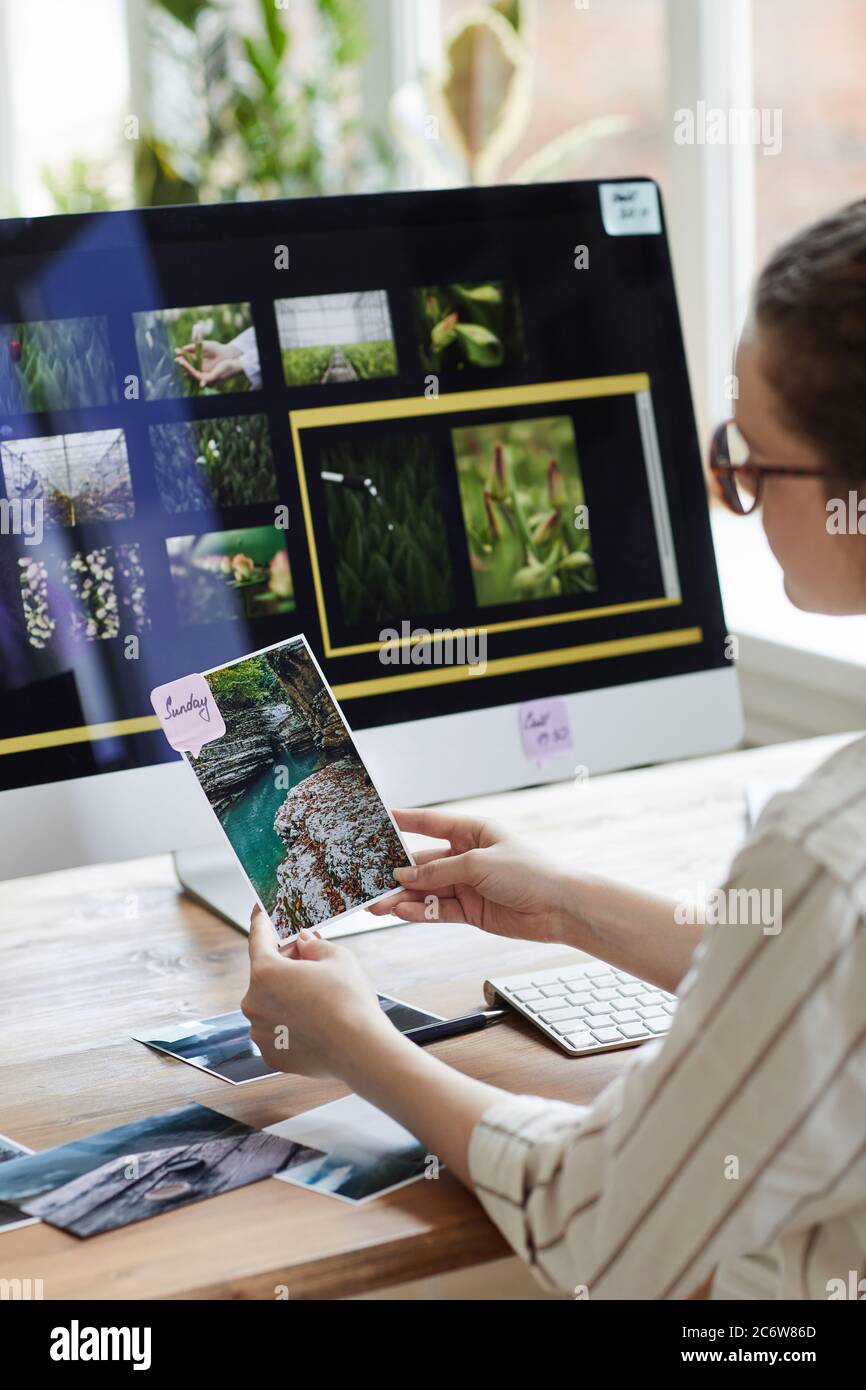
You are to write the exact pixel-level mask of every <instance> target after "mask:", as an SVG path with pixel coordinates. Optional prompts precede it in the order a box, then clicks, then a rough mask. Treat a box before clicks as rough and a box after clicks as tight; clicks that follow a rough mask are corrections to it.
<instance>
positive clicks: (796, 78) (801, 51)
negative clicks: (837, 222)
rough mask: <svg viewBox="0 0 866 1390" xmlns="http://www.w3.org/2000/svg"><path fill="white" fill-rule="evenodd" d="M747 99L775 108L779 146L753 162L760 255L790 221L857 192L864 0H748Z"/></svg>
mask: <svg viewBox="0 0 866 1390" xmlns="http://www.w3.org/2000/svg"><path fill="white" fill-rule="evenodd" d="M752 4H753V31H754V82H755V105H756V106H758V107H766V108H769V109H771V110H775V109H776V108H778V109H779V110H781V113H782V149H781V153H780V154H778V155H763V154H761V153H760V152H759V153H758V155H757V158H756V161H755V186H756V198H757V237H758V240H757V250H758V259H759V262H763V261H764V260H765V259H766V257H767V255H768V254H769V253H770V251H771V250H772V249H773V247H774V246H776V245H778V244H779V243H780V242H781V241H784V240H785V239H786V238H787V237H788V236H790V235H791V234H792V233H793V232H795V231H797V229H798V228H800V227H803V226H805V225H806V224H807V223H809V222H812V221H814V220H815V219H816V218H817V217H821V216H822V215H823V214H825V213H829V212H832V211H833V210H834V209H835V208H839V207H842V206H843V205H844V204H845V203H849V202H851V201H853V199H855V198H863V197H866V77H864V68H866V5H864V4H863V0H821V4H820V5H816V4H815V3H814V0H752Z"/></svg>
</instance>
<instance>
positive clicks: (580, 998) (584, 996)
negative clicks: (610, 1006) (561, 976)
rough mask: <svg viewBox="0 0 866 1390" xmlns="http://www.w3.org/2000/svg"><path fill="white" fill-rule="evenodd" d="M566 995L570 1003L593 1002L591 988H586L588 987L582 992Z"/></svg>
mask: <svg viewBox="0 0 866 1390" xmlns="http://www.w3.org/2000/svg"><path fill="white" fill-rule="evenodd" d="M565 997H566V999H567V1000H568V1002H569V1004H591V1003H592V995H591V994H590V993H589V990H586V989H585V990H582V991H581V992H580V994H567V995H566V996H565Z"/></svg>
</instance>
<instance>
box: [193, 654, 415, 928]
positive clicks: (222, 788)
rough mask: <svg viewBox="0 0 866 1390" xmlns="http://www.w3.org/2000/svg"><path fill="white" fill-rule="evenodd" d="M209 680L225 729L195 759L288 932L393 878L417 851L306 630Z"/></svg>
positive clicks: (345, 908)
mask: <svg viewBox="0 0 866 1390" xmlns="http://www.w3.org/2000/svg"><path fill="white" fill-rule="evenodd" d="M204 679H205V680H206V681H207V684H208V685H209V687H210V689H211V692H212V694H213V697H214V700H215V702H216V705H217V708H218V709H219V712H220V714H221V715H222V717H223V719H224V720H225V726H226V732H225V734H224V735H223V736H222V737H221V738H219V739H218V740H216V741H215V742H212V743H208V744H206V745H205V746H204V747H203V748H202V750H201V752H200V754H199V756H198V757H192V756H190V757H189V763H190V766H191V767H192V769H193V771H194V772H195V774H196V777H197V778H198V781H199V783H200V785H201V787H202V789H203V791H204V793H205V795H206V796H207V799H208V801H209V802H210V805H211V807H212V809H213V811H214V813H215V814H216V816H217V819H218V820H219V822H220V825H221V827H222V829H223V831H224V833H225V835H226V836H227V837H228V840H229V842H230V843H231V846H232V848H233V849H234V851H235V854H236V855H237V857H238V859H239V860H240V862H241V864H242V866H243V869H244V872H245V873H246V876H247V878H248V879H249V881H250V883H251V884H252V886H253V888H254V889H255V891H256V894H257V895H258V897H259V899H260V901H261V902H262V904H263V905H264V907H265V909H266V910H267V912H268V914H269V916H270V918H271V921H272V922H273V924H274V926H275V928H276V930H277V932H278V934H279V935H280V936H281V937H285V938H287V937H289V936H292V935H294V934H295V932H296V931H298V930H299V929H300V928H301V927H309V928H313V927H319V926H322V925H324V924H325V923H326V922H330V921H332V920H333V919H334V918H336V917H341V916H343V915H344V914H346V913H347V912H351V911H353V910H354V909H355V908H358V907H363V906H364V905H365V904H366V903H369V902H372V901H373V900H374V899H376V898H380V897H382V896H383V895H384V894H385V893H387V892H388V891H389V890H390V889H393V888H394V887H395V886H396V880H395V878H394V870H395V869H396V868H399V867H401V866H403V865H407V864H410V863H411V862H412V861H411V858H410V856H409V855H408V853H407V851H406V849H405V847H404V845H403V843H402V841H401V839H400V836H399V833H398V831H397V828H396V826H395V825H394V822H393V820H392V819H391V816H390V814H389V812H388V810H387V808H386V806H385V804H384V802H383V801H382V799H381V797H380V796H379V793H378V792H377V790H376V788H375V786H374V785H373V782H372V780H371V778H370V775H369V773H368V772H367V769H366V767H365V766H364V763H363V762H362V760H361V758H360V755H359V754H358V751H357V749H356V748H355V745H354V742H353V740H352V735H351V733H350V731H349V729H348V727H347V725H346V723H345V721H344V719H343V717H342V715H341V714H340V711H339V709H338V708H337V706H336V704H335V702H334V699H333V696H332V695H331V693H330V691H329V690H328V688H327V686H326V685H325V682H324V680H323V679H322V676H321V673H320V671H319V669H318V667H317V665H316V663H315V661H314V660H313V657H312V654H311V652H310V649H309V647H308V646H307V644H306V642H305V640H304V638H303V637H293V638H290V639H289V640H288V641H286V642H281V643H279V644H278V645H277V646H274V647H269V648H267V649H266V650H264V651H262V652H258V653H255V654H254V655H252V656H248V657H244V658H243V659H242V660H241V661H236V662H233V663H231V664H230V665H227V666H222V667H218V668H217V669H216V670H213V671H209V672H206V673H205V675H204Z"/></svg>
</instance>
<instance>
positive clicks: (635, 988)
mask: <svg viewBox="0 0 866 1390" xmlns="http://www.w3.org/2000/svg"><path fill="white" fill-rule="evenodd" d="M643 990H644V987H643V985H639V984H633V985H620V987H619V992H620V994H624V995H625V996H626V998H628V996H629V995H630V996H631V998H632V999H636V998H637V996H638V995H639V994H643Z"/></svg>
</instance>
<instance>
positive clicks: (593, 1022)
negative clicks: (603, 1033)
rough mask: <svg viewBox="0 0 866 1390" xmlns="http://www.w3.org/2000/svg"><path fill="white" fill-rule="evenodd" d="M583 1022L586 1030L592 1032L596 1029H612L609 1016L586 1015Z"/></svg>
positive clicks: (611, 1021)
mask: <svg viewBox="0 0 866 1390" xmlns="http://www.w3.org/2000/svg"><path fill="white" fill-rule="evenodd" d="M584 1022H585V1023H586V1026H587V1028H591V1029H592V1031H593V1032H595V1031H596V1029H598V1028H612V1027H613V1019H612V1018H611V1016H610V1014H592V1015H589V1014H587V1016H586V1018H585V1020H584Z"/></svg>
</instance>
